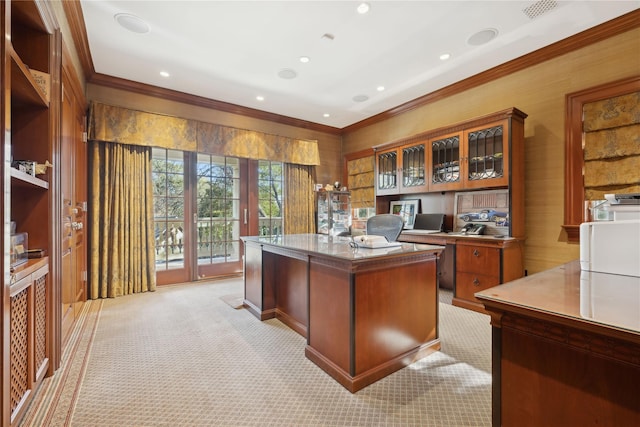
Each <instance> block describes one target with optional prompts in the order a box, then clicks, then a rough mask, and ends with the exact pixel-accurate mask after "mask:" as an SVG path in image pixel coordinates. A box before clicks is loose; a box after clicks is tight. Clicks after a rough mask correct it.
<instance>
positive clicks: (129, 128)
mask: <svg viewBox="0 0 640 427" xmlns="http://www.w3.org/2000/svg"><path fill="white" fill-rule="evenodd" d="M88 137H89V139H90V140H95V141H106V142H116V143H121V144H129V145H143V146H152V147H161V148H167V149H172V150H182V151H196V152H199V153H206V154H212V155H219V156H232V157H243V158H250V159H260V160H272V161H277V162H284V163H293V164H299V165H319V164H320V155H319V152H318V142H317V141H310V140H303V139H293V138H287V137H283V136H278V135H270V134H267V133H263V132H257V131H251V130H244V129H237V128H233V127H228V126H221V125H217V124H213V123H206V122H200V121H197V120H190V119H183V118H179V117H172V116H165V115H162V114H155V113H146V112H143V111H137V110H131V109H128V108H123V107H116V106H112V105H106V104H102V103H97V102H93V103H91V107H90V111H89V134H88Z"/></svg>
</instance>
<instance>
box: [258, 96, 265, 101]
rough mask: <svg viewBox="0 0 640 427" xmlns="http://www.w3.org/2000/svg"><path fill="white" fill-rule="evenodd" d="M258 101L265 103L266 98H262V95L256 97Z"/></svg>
mask: <svg viewBox="0 0 640 427" xmlns="http://www.w3.org/2000/svg"><path fill="white" fill-rule="evenodd" d="M256 99H257V100H258V101H264V96H262V95H258V96H256Z"/></svg>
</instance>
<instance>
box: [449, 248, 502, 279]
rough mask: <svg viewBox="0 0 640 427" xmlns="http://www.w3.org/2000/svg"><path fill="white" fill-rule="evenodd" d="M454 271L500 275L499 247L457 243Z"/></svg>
mask: <svg viewBox="0 0 640 427" xmlns="http://www.w3.org/2000/svg"><path fill="white" fill-rule="evenodd" d="M456 271H462V272H467V273H478V274H484V275H496V276H498V278H499V277H500V248H489V247H485V246H467V245H460V244H458V245H457V248H456Z"/></svg>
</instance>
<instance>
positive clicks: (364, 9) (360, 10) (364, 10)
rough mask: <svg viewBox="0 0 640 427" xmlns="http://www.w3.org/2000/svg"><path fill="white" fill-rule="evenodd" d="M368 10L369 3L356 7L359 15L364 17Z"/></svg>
mask: <svg viewBox="0 0 640 427" xmlns="http://www.w3.org/2000/svg"><path fill="white" fill-rule="evenodd" d="M369 9H370V6H369V3H366V2H362V3H360V4H359V5H358V13H359V14H361V15H364V14H365V13H367V12H369Z"/></svg>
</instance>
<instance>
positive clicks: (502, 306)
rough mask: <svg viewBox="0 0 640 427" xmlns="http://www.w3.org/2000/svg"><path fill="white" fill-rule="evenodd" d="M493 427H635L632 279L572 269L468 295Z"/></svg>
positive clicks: (638, 346)
mask: <svg viewBox="0 0 640 427" xmlns="http://www.w3.org/2000/svg"><path fill="white" fill-rule="evenodd" d="M476 298H478V299H479V300H480V301H482V302H483V303H484V305H485V308H486V310H487V311H488V312H489V314H490V315H491V325H492V328H493V335H492V337H493V338H492V339H493V344H492V358H493V362H492V363H493V425H494V426H596V425H597V426H638V425H640V278H638V277H632V276H622V275H616V274H604V273H593V272H589V271H581V270H580V264H579V262H578V261H574V262H571V263H568V264H565V265H562V266H559V267H556V268H553V269H551V270H548V271H545V272H541V273H538V274H534V275H531V276H528V277H525V278H522V279H518V280H515V281H512V282H510V283H506V284H503V285H501V286H497V287H494V288H490V289H487V290H484V291H482V292H479V293H476Z"/></svg>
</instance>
